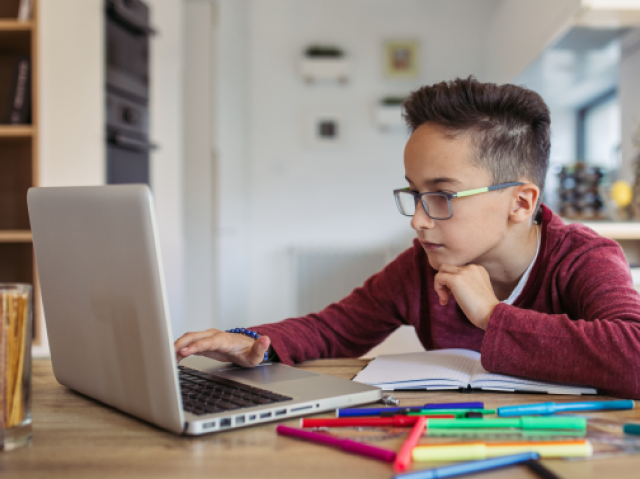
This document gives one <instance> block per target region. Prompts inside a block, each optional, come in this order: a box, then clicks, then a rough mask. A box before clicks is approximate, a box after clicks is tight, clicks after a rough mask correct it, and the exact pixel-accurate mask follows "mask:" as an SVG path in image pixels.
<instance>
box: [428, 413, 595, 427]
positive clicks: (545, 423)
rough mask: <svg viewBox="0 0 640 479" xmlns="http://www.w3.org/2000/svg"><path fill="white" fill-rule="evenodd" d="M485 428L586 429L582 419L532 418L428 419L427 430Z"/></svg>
mask: <svg viewBox="0 0 640 479" xmlns="http://www.w3.org/2000/svg"><path fill="white" fill-rule="evenodd" d="M486 427H516V428H522V429H580V430H583V429H586V428H587V420H586V419H585V418H583V417H564V416H556V417H532V416H524V417H517V418H496V419H475V418H457V419H429V429H450V428H486Z"/></svg>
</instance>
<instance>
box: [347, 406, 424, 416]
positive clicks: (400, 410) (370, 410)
mask: <svg viewBox="0 0 640 479" xmlns="http://www.w3.org/2000/svg"><path fill="white" fill-rule="evenodd" d="M420 411H422V407H421V406H416V407H365V408H355V409H348V408H347V409H338V410H337V411H336V417H362V416H379V415H380V414H382V413H395V414H407V413H410V412H420Z"/></svg>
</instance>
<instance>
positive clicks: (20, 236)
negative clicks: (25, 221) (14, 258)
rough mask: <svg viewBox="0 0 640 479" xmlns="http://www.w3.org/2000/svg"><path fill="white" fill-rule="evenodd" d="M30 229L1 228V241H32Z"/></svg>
mask: <svg viewBox="0 0 640 479" xmlns="http://www.w3.org/2000/svg"><path fill="white" fill-rule="evenodd" d="M31 241H32V238H31V231H29V230H0V243H31Z"/></svg>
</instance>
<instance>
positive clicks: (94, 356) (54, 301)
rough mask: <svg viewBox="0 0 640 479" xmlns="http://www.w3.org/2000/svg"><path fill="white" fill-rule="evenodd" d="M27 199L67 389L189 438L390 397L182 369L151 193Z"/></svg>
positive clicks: (229, 368) (103, 190)
mask: <svg viewBox="0 0 640 479" xmlns="http://www.w3.org/2000/svg"><path fill="white" fill-rule="evenodd" d="M27 200H28V206H29V217H30V219H31V228H32V233H33V245H34V248H35V256H36V264H37V268H38V275H39V277H40V289H41V293H42V304H43V308H44V314H45V321H46V326H47V332H48V337H49V345H50V349H51V362H52V365H53V372H54V374H55V377H56V379H57V381H58V382H59V383H60V384H62V385H64V386H66V387H68V388H71V389H73V390H75V391H77V392H79V393H81V394H84V395H86V396H89V397H91V398H93V399H96V400H98V401H100V402H102V403H104V404H107V405H109V406H112V407H114V408H117V409H119V410H120V411H122V412H125V413H127V414H130V415H132V416H135V417H137V418H139V419H142V420H144V421H147V422H149V423H152V424H155V425H156V426H158V427H161V428H164V429H166V430H168V431H171V432H173V433H176V434H187V435H199V434H205V433H210V432H216V431H224V430H228V429H234V428H238V427H245V426H252V425H255V424H262V423H265V422H269V421H277V420H284V419H287V418H291V417H295V416H301V415H307V414H315V413H319V412H323V411H329V410H333V409H336V408H341V407H347V406H355V405H360V404H366V403H371V402H375V401H378V400H379V399H380V398H381V396H382V394H381V390H380V389H379V388H376V387H372V386H368V385H365V384H360V383H357V382H353V381H349V380H346V379H339V378H335V377H331V376H327V375H323V374H319V373H315V372H310V371H303V370H300V369H296V368H293V367H289V366H286V365H283V364H278V363H268V364H262V365H260V366H257V367H255V368H242V367H239V366H235V365H233V364H231V363H222V362H218V361H214V360H212V359H209V358H205V357H201V356H193V357H189V358H186V359H183V360H182V361H180V364H178V363H177V362H176V357H175V353H174V349H173V341H174V339H173V337H172V333H171V323H170V318H169V310H168V307H167V299H166V298H167V296H166V292H165V286H164V281H163V277H164V274H163V270H162V263H161V261H160V248H159V243H158V233H157V227H156V220H155V215H154V205H153V198H152V195H151V191H150V190H149V188H148V187H147V186H146V185H113V186H93V187H64V188H31V189H29V192H28V195H27Z"/></svg>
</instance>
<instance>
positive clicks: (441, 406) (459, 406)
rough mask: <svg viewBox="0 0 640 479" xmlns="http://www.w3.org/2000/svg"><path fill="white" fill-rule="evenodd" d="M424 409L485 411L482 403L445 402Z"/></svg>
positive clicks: (428, 404)
mask: <svg viewBox="0 0 640 479" xmlns="http://www.w3.org/2000/svg"><path fill="white" fill-rule="evenodd" d="M422 409H484V403H481V402H443V403H440V404H433V403H427V404H425V405H424V406H422Z"/></svg>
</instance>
